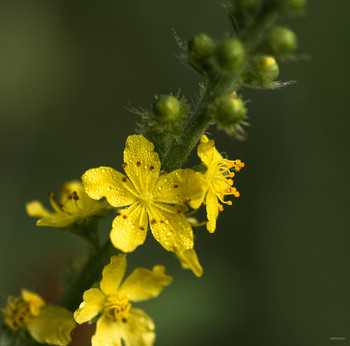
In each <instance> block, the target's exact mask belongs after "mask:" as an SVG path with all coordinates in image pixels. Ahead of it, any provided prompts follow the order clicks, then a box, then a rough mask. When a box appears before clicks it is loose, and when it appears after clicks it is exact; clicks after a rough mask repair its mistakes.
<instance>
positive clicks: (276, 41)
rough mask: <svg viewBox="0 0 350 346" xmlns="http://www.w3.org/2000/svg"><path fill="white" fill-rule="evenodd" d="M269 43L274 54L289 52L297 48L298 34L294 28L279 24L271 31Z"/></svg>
mask: <svg viewBox="0 0 350 346" xmlns="http://www.w3.org/2000/svg"><path fill="white" fill-rule="evenodd" d="M269 44H270V46H271V48H272V51H273V52H274V54H277V55H280V54H282V55H283V54H289V53H291V52H293V51H294V50H295V49H296V48H297V45H298V42H297V36H296V35H295V34H294V32H293V31H292V30H289V29H287V28H283V27H279V26H278V27H275V28H273V29H272V30H271V31H270V34H269Z"/></svg>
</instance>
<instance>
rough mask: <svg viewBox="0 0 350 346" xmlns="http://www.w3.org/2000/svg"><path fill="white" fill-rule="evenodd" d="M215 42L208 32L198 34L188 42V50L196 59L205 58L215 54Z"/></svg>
mask: <svg viewBox="0 0 350 346" xmlns="http://www.w3.org/2000/svg"><path fill="white" fill-rule="evenodd" d="M214 47H215V43H214V41H213V39H212V38H211V37H210V36H208V35H207V34H198V35H196V36H194V37H192V38H191V39H190V41H189V42H188V50H189V51H190V53H191V55H192V56H193V57H194V58H195V59H198V60H200V59H205V58H207V57H208V56H210V55H211V54H213V51H214Z"/></svg>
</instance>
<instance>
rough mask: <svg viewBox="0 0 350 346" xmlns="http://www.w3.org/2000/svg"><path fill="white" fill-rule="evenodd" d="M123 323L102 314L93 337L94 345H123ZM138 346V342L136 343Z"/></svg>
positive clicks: (92, 343) (92, 342)
mask: <svg viewBox="0 0 350 346" xmlns="http://www.w3.org/2000/svg"><path fill="white" fill-rule="evenodd" d="M121 323H122V322H120V321H116V322H114V321H113V320H112V319H110V318H108V317H107V316H105V315H102V316H101V317H100V318H99V319H98V321H97V324H96V332H95V335H94V336H93V337H92V339H91V345H92V346H122V342H121V337H122V333H121V327H122V326H121ZM135 346H136V344H135Z"/></svg>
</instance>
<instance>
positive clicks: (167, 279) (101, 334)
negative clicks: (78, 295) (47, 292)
mask: <svg viewBox="0 0 350 346" xmlns="http://www.w3.org/2000/svg"><path fill="white" fill-rule="evenodd" d="M125 269H126V256H125V255H119V256H112V257H111V262H110V263H109V264H107V265H106V266H105V267H104V269H103V271H102V280H101V282H100V289H99V288H90V289H89V290H87V291H85V293H84V296H83V302H82V303H81V304H80V306H79V309H78V310H76V311H75V312H74V319H75V321H76V322H77V323H79V324H81V323H85V322H87V321H90V320H92V319H93V318H95V317H96V316H98V315H100V317H99V318H98V321H97V325H96V332H95V335H94V336H93V337H92V340H91V342H92V346H105V345H109V346H121V345H122V340H123V342H124V344H125V345H128V346H150V345H153V343H154V340H155V333H154V323H153V321H152V319H151V318H150V317H149V316H148V315H147V314H146V313H145V312H143V311H142V310H140V309H135V308H133V307H132V306H131V303H130V302H138V301H143V300H146V299H150V298H154V297H157V296H158V295H159V294H160V292H161V291H162V289H163V287H164V286H167V285H169V284H170V283H171V281H172V277H171V276H168V275H166V274H165V273H164V271H165V269H164V267H163V266H155V267H154V268H153V270H149V269H145V268H137V269H135V270H134V271H133V272H132V273H131V274H130V275H129V276H128V277H127V278H126V279H125V281H124V282H123V284H121V281H122V279H123V276H124V273H125Z"/></svg>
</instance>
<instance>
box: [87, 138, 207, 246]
mask: <svg viewBox="0 0 350 346" xmlns="http://www.w3.org/2000/svg"><path fill="white" fill-rule="evenodd" d="M153 149H154V146H153V144H152V143H151V142H149V141H148V140H147V139H146V138H144V137H143V136H142V135H132V136H129V137H128V139H127V141H126V146H125V150H124V163H123V164H122V167H123V168H124V171H125V173H126V175H127V176H125V175H123V174H121V173H119V172H118V171H116V170H114V169H113V168H110V167H99V168H94V169H89V170H88V171H87V172H85V173H84V175H83V176H82V180H83V184H84V187H85V191H86V193H87V194H88V195H89V197H91V198H93V199H100V198H102V197H106V199H107V201H108V202H109V204H110V205H112V206H113V207H116V208H121V207H127V208H124V209H121V210H118V212H117V214H118V215H117V216H116V218H115V219H114V221H113V224H112V230H111V234H110V237H111V241H112V243H113V245H114V246H115V247H116V248H118V249H120V250H122V251H124V252H131V251H133V250H134V249H135V248H136V247H137V246H139V245H141V244H143V243H144V241H145V238H146V233H147V229H148V225H150V228H151V231H152V234H153V236H154V237H155V239H156V240H157V241H158V242H159V243H160V244H161V245H162V246H163V247H164V248H165V249H166V250H168V251H173V252H183V251H185V250H187V249H192V248H193V232H192V228H191V226H190V225H189V223H188V222H187V220H186V216H185V215H184V212H185V211H187V206H188V205H190V206H191V207H192V208H194V209H196V208H198V207H199V206H200V204H201V201H202V200H203V193H204V190H203V184H202V174H200V173H198V172H194V171H193V170H191V169H178V170H176V171H173V172H171V173H169V174H161V175H160V166H161V163H160V160H159V158H158V154H157V153H155V152H154V151H153Z"/></svg>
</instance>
